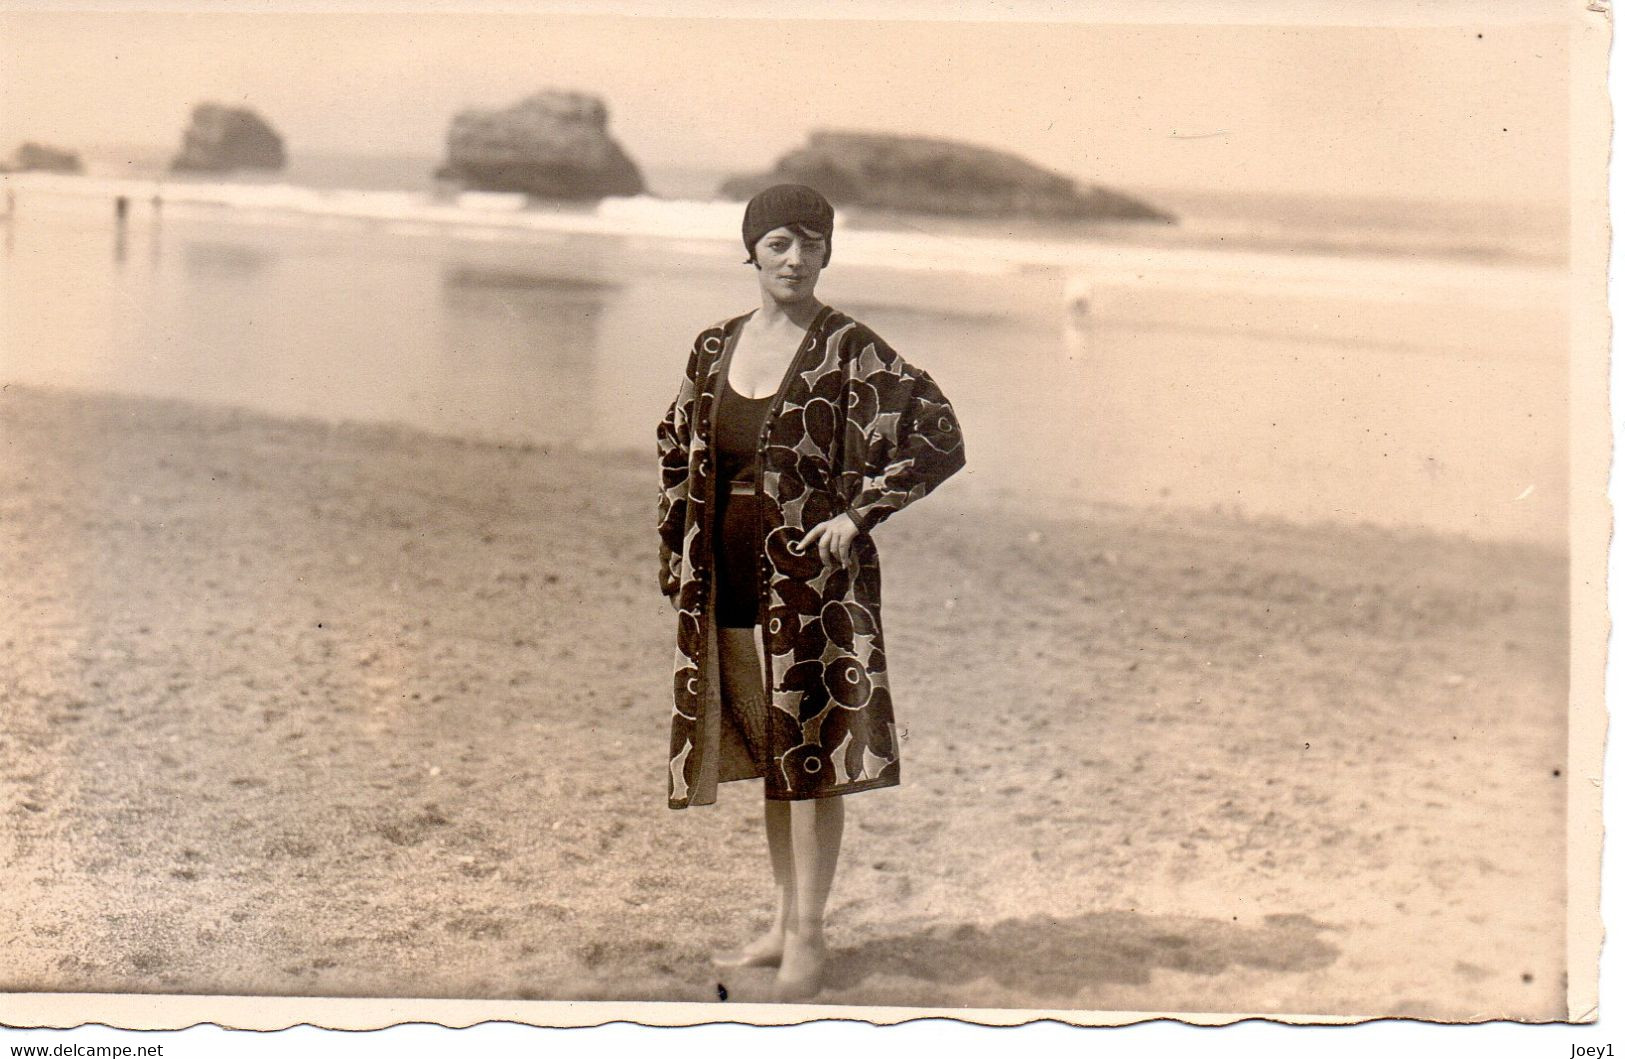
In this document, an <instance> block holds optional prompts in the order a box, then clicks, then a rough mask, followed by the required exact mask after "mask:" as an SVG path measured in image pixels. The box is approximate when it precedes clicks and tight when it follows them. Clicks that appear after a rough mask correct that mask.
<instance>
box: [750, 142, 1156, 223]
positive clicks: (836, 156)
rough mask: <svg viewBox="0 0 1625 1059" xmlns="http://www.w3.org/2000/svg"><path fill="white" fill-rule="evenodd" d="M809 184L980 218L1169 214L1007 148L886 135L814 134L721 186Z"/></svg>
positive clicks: (857, 197) (840, 195)
mask: <svg viewBox="0 0 1625 1059" xmlns="http://www.w3.org/2000/svg"><path fill="white" fill-rule="evenodd" d="M780 183H794V184H809V185H811V186H812V187H815V188H817V189H819V190H820V191H822V192H823V193H824V194H825V195H826V196H828V198H829V200H830V201H831V202H833V203H834V204H835V205H837V206H857V207H865V206H867V207H873V208H877V209H891V210H903V211H909V212H915V213H948V214H959V215H965V216H978V217H1008V216H1021V217H1054V218H1072V219H1084V220H1150V221H1171V220H1173V217H1172V216H1170V215H1169V214H1166V213H1164V212H1162V211H1161V210H1158V209H1155V208H1154V207H1152V206H1149V205H1147V204H1146V203H1144V202H1141V201H1139V200H1138V199H1134V198H1130V197H1129V196H1127V195H1123V194H1120V193H1118V192H1115V191H1111V190H1108V189H1106V188H1103V187H1100V186H1098V185H1095V186H1089V187H1079V186H1078V184H1077V182H1075V181H1074V180H1072V179H1071V178H1070V177H1066V176H1062V175H1061V174H1059V173H1055V172H1051V171H1050V170H1048V169H1043V168H1041V167H1039V166H1036V165H1033V164H1032V163H1031V162H1028V161H1026V160H1024V159H1022V158H1018V157H1017V156H1015V155H1013V154H1009V153H1007V152H1005V151H995V150H991V149H989V148H986V147H977V146H975V145H973V144H968V143H959V142H957V141H954V140H934V139H927V138H924V137H919V136H897V135H891V134H887V133H868V132H831V131H818V132H814V133H812V134H811V135H810V136H809V137H808V138H807V143H806V145H805V146H804V147H799V148H797V149H795V150H793V151H791V152H790V153H789V154H787V155H785V156H784V157H783V158H780V159H779V160H778V162H777V163H776V164H775V165H774V166H773V168H772V169H771V170H769V171H768V172H766V173H759V174H753V175H750V176H737V177H733V178H731V179H729V180H727V181H725V182H724V183H723V185H722V187H721V188H720V189H719V191H720V194H722V195H723V196H724V197H727V198H733V199H745V198H749V197H750V196H752V195H754V194H755V193H756V192H758V191H760V190H761V189H762V188H764V187H767V186H768V185H770V184H780Z"/></svg>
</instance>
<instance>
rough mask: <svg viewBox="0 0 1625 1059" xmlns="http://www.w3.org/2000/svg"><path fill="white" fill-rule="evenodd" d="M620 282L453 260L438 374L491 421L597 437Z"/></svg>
mask: <svg viewBox="0 0 1625 1059" xmlns="http://www.w3.org/2000/svg"><path fill="white" fill-rule="evenodd" d="M618 293H619V288H618V287H617V286H616V285H614V284H610V283H606V282H602V281H599V280H596V279H593V278H591V277H582V276H569V275H560V274H550V273H545V272H538V271H527V270H524V269H521V268H516V267H502V266H494V265H469V264H462V263H457V262H446V263H444V264H443V265H442V267H441V282H440V310H441V311H440V313H439V314H438V318H439V332H440V342H439V345H438V360H439V363H440V364H441V366H442V370H440V371H439V372H437V374H438V377H439V378H440V379H441V380H442V384H443V385H444V387H445V388H446V397H447V399H448V400H450V401H451V402H453V403H455V404H457V405H459V406H461V407H464V408H467V409H468V410H469V411H470V412H471V413H472V414H474V416H475V417H476V418H477V419H478V420H479V421H480V422H481V424H482V427H483V428H485V429H492V428H494V429H499V430H506V431H508V432H512V433H517V434H521V435H523V436H529V437H547V438H557V439H560V440H567V441H581V440H583V439H586V438H589V437H591V436H592V434H593V431H594V427H595V422H594V417H593V414H592V412H593V401H592V395H593V393H594V392H596V390H597V389H598V386H599V381H598V379H597V377H596V371H597V361H598V357H597V350H598V348H599V324H600V320H601V319H602V317H603V314H604V311H605V308H606V305H607V304H608V303H609V301H610V300H611V299H613V298H614V297H616V296H617V295H618Z"/></svg>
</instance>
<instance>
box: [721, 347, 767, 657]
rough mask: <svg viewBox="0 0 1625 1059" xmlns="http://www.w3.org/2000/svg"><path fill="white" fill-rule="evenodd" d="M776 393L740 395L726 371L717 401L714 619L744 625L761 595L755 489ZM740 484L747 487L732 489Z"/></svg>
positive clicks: (749, 622)
mask: <svg viewBox="0 0 1625 1059" xmlns="http://www.w3.org/2000/svg"><path fill="white" fill-rule="evenodd" d="M775 396H776V395H774V394H768V395H767V396H766V397H757V398H750V397H744V396H741V395H740V394H739V392H738V391H736V390H735V389H734V388H733V385H732V384H731V383H729V382H728V380H727V379H726V377H724V379H723V382H722V393H721V396H720V398H719V400H718V401H717V412H716V431H715V437H716V447H717V478H718V481H717V525H716V542H717V543H716V565H717V609H716V613H717V624H718V625H719V626H721V627H723V628H725V629H748V628H750V627H751V626H753V625H755V624H756V611H757V607H758V600H759V599H760V598H761V586H762V581H761V569H760V566H761V562H762V555H763V553H764V551H765V550H766V545H765V544H764V542H763V539H762V518H761V510H762V509H761V501H760V500H759V499H758V498H757V495H756V489H755V485H756V478H757V474H758V472H759V469H760V468H759V457H758V454H757V450H756V446H757V443H758V442H759V441H760V440H761V436H762V425H763V424H764V423H765V422H766V421H767V410H768V407H769V406H770V405H772V403H773V398H774V397H775ZM736 483H737V484H738V485H745V486H750V487H751V488H750V491H749V492H735V488H736Z"/></svg>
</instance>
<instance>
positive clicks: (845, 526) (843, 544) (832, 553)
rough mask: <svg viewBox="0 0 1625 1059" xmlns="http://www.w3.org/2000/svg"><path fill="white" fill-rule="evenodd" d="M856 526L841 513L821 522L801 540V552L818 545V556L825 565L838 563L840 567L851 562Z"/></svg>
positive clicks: (856, 533) (856, 532) (856, 531)
mask: <svg viewBox="0 0 1625 1059" xmlns="http://www.w3.org/2000/svg"><path fill="white" fill-rule="evenodd" d="M859 532H861V531H860V530H859V529H858V524H857V523H856V522H853V521H852V516H851V515H848V514H847V513H846V512H844V511H843V512H841V513H840V514H839V515H836V516H835V517H834V518H832V519H830V520H829V521H828V522H821V523H819V524H818V525H816V526H814V527H813V528H812V529H810V530H808V531H807V535H806V536H805V537H803V538H801V550H802V551H806V550H807V549H808V548H811V547H812V546H813V545H814V544H816V545H818V555H819V557H820V558H822V559H823V560H824V562H825V564H829V563H833V562H836V561H839V562H840V564H841V565H842V566H846V565H849V564H850V563H851V562H852V545H853V544H854V543H856V542H857V539H858V533H859Z"/></svg>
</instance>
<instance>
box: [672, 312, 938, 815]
mask: <svg viewBox="0 0 1625 1059" xmlns="http://www.w3.org/2000/svg"><path fill="white" fill-rule="evenodd" d="M745 319H746V316H738V317H735V318H733V319H731V320H727V321H724V322H722V323H719V324H717V325H716V326H714V327H711V328H708V329H706V330H705V331H702V332H701V333H700V335H699V336H698V337H697V338H696V339H695V340H694V348H693V350H692V352H691V353H690V355H689V359H688V370H687V373H686V375H685V377H684V380H683V383H682V386H681V388H680V390H679V392H678V394H677V398H676V400H675V401H673V402H672V406H671V408H670V410H669V411H668V412H667V413H666V417H665V419H664V420H663V421H662V422H661V424H660V427H659V429H658V431H657V437H658V442H659V445H658V448H659V455H660V470H661V494H660V540H661V548H660V553H661V555H660V581H661V589H662V591H664V592H665V593H666V594H667V595H668V596H670V595H675V596H676V597H677V606H678V624H677V654H676V661H675V666H674V670H675V672H674V677H673V710H672V724H671V759H670V786H669V792H668V793H669V804H670V805H671V807H672V808H673V809H681V808H685V807H687V806H690V805H707V804H710V803H712V802H714V801H715V800H716V787H717V784H718V783H719V782H725V781H728V780H734V779H748V778H753V777H756V776H763V778H764V781H765V783H766V795H767V797H769V798H775V799H799V798H819V797H826V796H829V795H837V794H848V793H851V792H854V791H861V790H869V789H871V788H876V787H890V786H894V785H896V784H897V782H898V779H899V775H898V772H899V765H898V746H897V734H896V724H895V722H894V719H893V715H892V702H891V691H890V688H889V685H888V681H887V675H886V653H885V648H884V644H883V640H882V635H881V625H880V555H879V552H878V551H877V550H876V548H875V544H874V541H873V539H872V538H871V537H870V536H869V531H870V530H872V529H874V527H875V526H876V525H878V524H879V523H880V522H881V520H883V519H885V518H887V517H888V516H890V515H892V514H893V513H895V512H896V511H898V510H900V509H901V508H903V507H904V506H905V505H907V504H909V503H911V502H913V501H915V500H918V499H919V498H920V497H922V496H924V495H925V494H926V493H929V492H930V491H931V490H932V489H934V488H936V486H937V485H939V484H940V483H941V482H942V481H943V480H944V479H946V478H947V477H948V476H949V475H951V474H953V473H954V472H955V471H957V470H959V468H961V467H962V466H964V463H965V450H964V444H963V441H962V439H961V437H960V432H959V423H958V420H957V419H955V417H954V412H953V408H952V407H951V406H950V405H949V403H948V400H947V398H945V397H944V396H943V394H942V391H941V390H940V389H938V388H937V385H936V383H934V382H933V381H932V380H931V377H930V376H929V375H928V374H926V373H925V372H924V371H921V370H919V369H917V368H915V367H913V366H911V365H909V364H908V363H906V362H905V361H904V360H903V359H902V358H901V357H899V356H898V355H897V354H896V353H895V352H893V351H892V349H891V348H890V347H889V346H887V345H886V343H885V342H884V341H882V340H881V338H880V337H879V336H878V335H876V334H875V333H874V332H873V331H871V330H869V329H868V328H867V327H865V326H864V325H862V324H860V323H858V322H857V321H856V320H853V319H852V318H850V317H848V316H846V315H844V314H842V313H840V312H837V311H835V310H834V309H831V308H829V307H827V306H826V307H824V308H823V309H821V310H820V311H819V313H818V315H817V316H816V317H815V318H814V320H813V323H812V326H811V327H809V328H808V330H807V336H806V338H805V339H804V340H803V342H802V344H801V347H800V349H799V350H798V351H797V352H796V354H795V356H794V358H793V359H792V361H791V364H790V366H789V368H788V369H787V370H786V373H785V377H784V381H783V382H782V383H781V385H780V387H779V393H778V395H777V397H776V398H775V400H774V401H773V403H772V405H771V406H770V407H769V410H768V414H767V422H766V425H765V426H764V428H763V432H762V438H761V441H760V443H759V447H758V452H759V454H760V457H761V469H762V473H761V474H760V475H759V479H758V486H757V489H758V492H759V495H760V498H761V501H762V504H761V509H762V518H763V522H764V525H763V531H764V536H765V539H766V549H765V554H763V555H762V557H761V563H762V583H763V588H764V591H763V594H762V599H761V601H760V610H759V615H760V620H761V629H762V636H763V643H764V645H765V648H766V655H767V672H766V673H765V674H764V676H765V679H766V683H767V689H766V690H767V694H768V701H769V703H770V706H771V708H770V709H769V710H768V711H767V712H768V715H769V721H768V732H767V744H768V745H767V750H768V753H767V760H753V759H752V757H751V755H750V753H749V752H748V751H747V750H746V744H745V741H744V739H743V737H742V733H740V732H739V731H737V730H736V728H735V726H734V724H733V723H732V722H731V717H730V716H729V711H726V710H724V709H723V708H722V700H721V693H720V688H721V684H722V681H721V675H720V672H719V664H718V660H717V632H716V623H715V621H714V619H713V613H714V607H713V591H714V583H715V577H714V570H713V566H714V563H713V559H712V539H713V534H714V531H715V519H714V518H713V512H714V511H715V503H716V487H717V479H716V461H715V458H714V451H713V447H712V446H713V440H712V439H713V430H714V424H713V422H712V420H713V410H714V409H715V407H716V404H717V395H718V389H719V387H720V386H721V385H722V380H723V379H725V378H726V377H727V366H728V362H729V361H730V359H731V356H732V351H733V346H734V340H735V339H736V337H737V336H738V333H739V328H740V327H741V325H743V323H744V322H745ZM842 511H845V512H847V513H848V514H850V515H851V516H852V518H853V520H854V521H856V523H857V524H858V528H859V529H860V530H862V531H863V532H862V533H860V534H859V536H858V539H857V542H856V543H855V545H854V548H853V555H854V561H853V564H852V566H850V567H842V566H840V565H839V564H836V565H831V566H826V565H825V564H824V562H823V561H822V560H821V559H820V558H819V556H818V553H817V550H816V548H814V549H809V550H808V551H807V552H805V553H803V552H799V551H797V550H795V549H794V548H793V547H792V545H795V544H797V543H799V541H800V540H801V537H802V536H803V535H804V534H805V533H806V532H807V530H809V529H811V528H812V527H814V526H816V525H818V524H819V523H821V522H824V521H826V520H828V519H830V518H833V517H834V516H835V515H837V514H839V513H840V512H842Z"/></svg>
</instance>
